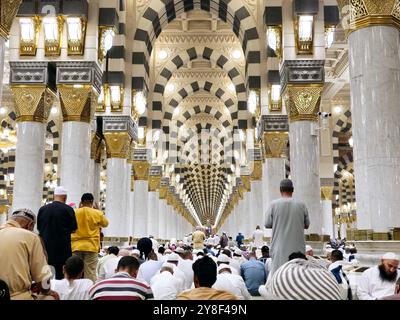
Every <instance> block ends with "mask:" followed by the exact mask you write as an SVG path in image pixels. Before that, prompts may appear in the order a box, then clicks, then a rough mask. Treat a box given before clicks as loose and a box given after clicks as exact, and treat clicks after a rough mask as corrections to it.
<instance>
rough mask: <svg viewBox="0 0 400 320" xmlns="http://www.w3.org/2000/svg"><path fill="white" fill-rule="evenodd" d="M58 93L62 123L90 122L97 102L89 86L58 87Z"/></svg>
mask: <svg viewBox="0 0 400 320" xmlns="http://www.w3.org/2000/svg"><path fill="white" fill-rule="evenodd" d="M58 91H59V92H60V102H61V110H62V114H63V120H64V122H66V121H79V122H90V120H91V119H92V117H93V115H94V111H95V106H94V105H95V103H96V101H97V100H96V96H95V93H94V90H93V88H92V86H91V85H79V86H73V85H59V86H58Z"/></svg>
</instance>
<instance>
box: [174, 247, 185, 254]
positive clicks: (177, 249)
mask: <svg viewBox="0 0 400 320" xmlns="http://www.w3.org/2000/svg"><path fill="white" fill-rule="evenodd" d="M175 252H176V253H184V252H185V250H184V249H183V248H181V247H178V248H176V249H175Z"/></svg>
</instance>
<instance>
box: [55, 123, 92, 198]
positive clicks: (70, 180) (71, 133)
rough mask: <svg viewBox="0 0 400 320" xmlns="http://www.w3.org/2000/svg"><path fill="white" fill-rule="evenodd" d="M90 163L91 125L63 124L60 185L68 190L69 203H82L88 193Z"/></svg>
mask: <svg viewBox="0 0 400 320" xmlns="http://www.w3.org/2000/svg"><path fill="white" fill-rule="evenodd" d="M89 162H90V125H89V123H86V122H78V121H67V122H64V123H63V128H62V140H61V169H60V175H61V180H60V184H61V185H62V186H63V187H65V188H66V189H67V190H68V200H67V201H68V202H75V203H76V204H77V205H78V204H79V202H80V199H81V197H82V194H84V193H86V192H88V191H89V190H90V189H91V187H89V174H88V173H89V172H90V171H89Z"/></svg>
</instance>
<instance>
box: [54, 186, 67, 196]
mask: <svg viewBox="0 0 400 320" xmlns="http://www.w3.org/2000/svg"><path fill="white" fill-rule="evenodd" d="M67 194H68V191H67V189H65V188H64V187H62V186H60V187H56V188H55V189H54V195H55V196H66V195H67Z"/></svg>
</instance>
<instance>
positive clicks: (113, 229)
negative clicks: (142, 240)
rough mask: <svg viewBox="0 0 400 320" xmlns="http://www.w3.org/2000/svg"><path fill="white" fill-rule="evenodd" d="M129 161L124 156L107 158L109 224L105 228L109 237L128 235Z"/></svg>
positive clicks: (105, 232) (107, 212)
mask: <svg viewBox="0 0 400 320" xmlns="http://www.w3.org/2000/svg"><path fill="white" fill-rule="evenodd" d="M126 172H127V161H126V159H123V158H109V159H107V194H106V217H107V219H108V221H109V225H108V227H107V228H105V229H104V234H105V235H106V236H107V237H128V236H129V235H130V234H129V223H127V221H128V212H127V199H126V195H127V193H126V192H125V190H126V188H127V187H128V186H126V180H127V179H126Z"/></svg>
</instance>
